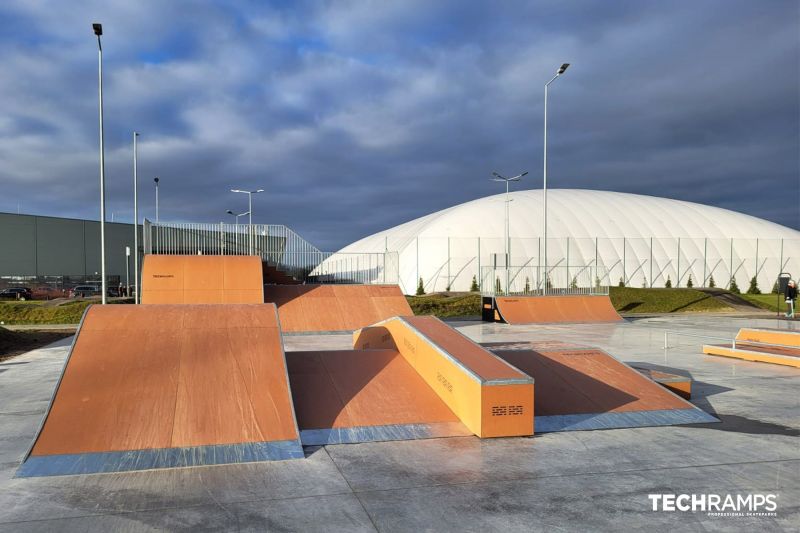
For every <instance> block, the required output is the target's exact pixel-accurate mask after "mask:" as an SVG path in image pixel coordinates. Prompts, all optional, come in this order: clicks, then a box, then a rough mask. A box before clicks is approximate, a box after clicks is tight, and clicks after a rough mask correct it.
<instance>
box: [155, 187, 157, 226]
mask: <svg viewBox="0 0 800 533" xmlns="http://www.w3.org/2000/svg"><path fill="white" fill-rule="evenodd" d="M155 182H156V224H158V178H156V179H155Z"/></svg>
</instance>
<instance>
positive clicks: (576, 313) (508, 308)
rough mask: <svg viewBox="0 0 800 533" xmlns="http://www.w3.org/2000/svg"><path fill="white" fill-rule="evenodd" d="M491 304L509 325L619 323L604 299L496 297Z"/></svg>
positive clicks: (587, 297)
mask: <svg viewBox="0 0 800 533" xmlns="http://www.w3.org/2000/svg"><path fill="white" fill-rule="evenodd" d="M495 305H496V306H497V311H498V312H499V314H500V317H501V318H502V319H503V320H504V321H505V322H507V323H509V324H558V323H591V322H620V321H622V317H621V316H619V313H617V311H616V310H615V309H614V306H613V305H612V304H611V300H610V299H609V297H608V296H578V295H575V296H572V295H571V296H515V297H511V296H498V297H496V298H495Z"/></svg>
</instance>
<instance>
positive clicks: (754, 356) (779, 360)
mask: <svg viewBox="0 0 800 533" xmlns="http://www.w3.org/2000/svg"><path fill="white" fill-rule="evenodd" d="M703 353H704V354H706V355H717V356H720V357H729V358H732V359H741V360H743V361H753V362H756V363H771V364H774V365H783V366H791V367H795V368H800V331H797V330H786V329H766V328H764V329H760V328H741V329H740V330H739V333H737V334H736V339H735V340H734V342H732V343H730V344H707V345H705V346H703Z"/></svg>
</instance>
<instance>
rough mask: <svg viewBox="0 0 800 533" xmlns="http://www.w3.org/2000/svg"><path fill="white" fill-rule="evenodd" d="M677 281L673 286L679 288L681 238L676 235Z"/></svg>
mask: <svg viewBox="0 0 800 533" xmlns="http://www.w3.org/2000/svg"><path fill="white" fill-rule="evenodd" d="M676 276H677V278H678V279H677V281H676V282H675V288H676V289H677V288H679V287H680V286H681V238H680V237H678V273H677V274H676Z"/></svg>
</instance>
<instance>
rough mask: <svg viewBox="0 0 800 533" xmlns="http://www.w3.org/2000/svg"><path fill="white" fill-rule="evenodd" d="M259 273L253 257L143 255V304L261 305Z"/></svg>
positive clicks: (261, 282)
mask: <svg viewBox="0 0 800 533" xmlns="http://www.w3.org/2000/svg"><path fill="white" fill-rule="evenodd" d="M262 270H263V267H262V264H261V259H260V258H259V257H258V256H255V255H152V254H149V255H145V256H144V262H143V264H142V303H143V304H223V303H225V304H257V303H263V302H264V285H263V272H262Z"/></svg>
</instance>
